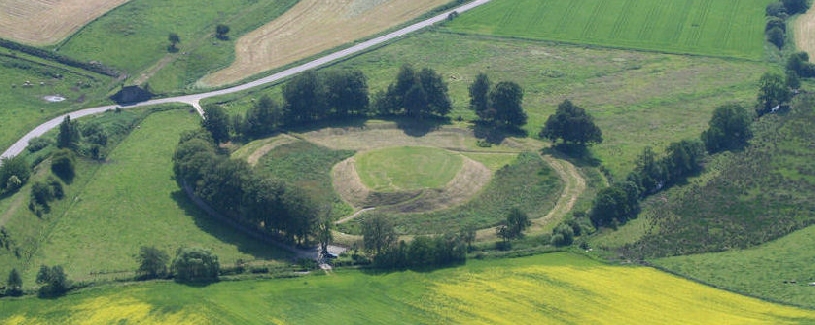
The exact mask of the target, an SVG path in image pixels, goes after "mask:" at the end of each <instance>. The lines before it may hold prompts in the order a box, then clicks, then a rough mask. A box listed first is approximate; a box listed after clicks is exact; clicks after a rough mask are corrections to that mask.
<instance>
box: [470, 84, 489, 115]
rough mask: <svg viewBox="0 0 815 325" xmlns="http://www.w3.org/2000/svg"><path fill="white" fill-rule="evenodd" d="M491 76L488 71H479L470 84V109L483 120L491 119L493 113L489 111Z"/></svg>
mask: <svg viewBox="0 0 815 325" xmlns="http://www.w3.org/2000/svg"><path fill="white" fill-rule="evenodd" d="M490 87H492V85H491V84H490V78H489V77H488V76H487V74H486V73H479V74H478V75H477V76H476V77H475V81H473V83H472V84H470V87H469V90H470V109H472V110H473V111H474V112H475V114H476V115H478V118H479V119H481V120H483V121H491V120H492V119H493V114H491V113H490V111H489V108H490V107H489V106H490V105H489V93H490Z"/></svg>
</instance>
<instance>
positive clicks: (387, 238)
mask: <svg viewBox="0 0 815 325" xmlns="http://www.w3.org/2000/svg"><path fill="white" fill-rule="evenodd" d="M397 238H398V237H397V236H396V231H395V230H394V228H393V223H391V222H390V220H388V219H386V218H385V217H384V216H382V215H378V214H374V215H371V216H369V217H368V218H365V220H364V221H363V222H362V241H363V243H364V245H365V248H366V249H367V250H369V251H373V252H375V253H376V254H377V255H379V254H380V253H381V252H383V251H386V250H388V248H390V247H391V245H393V244H394V243H395V242H396V239H397Z"/></svg>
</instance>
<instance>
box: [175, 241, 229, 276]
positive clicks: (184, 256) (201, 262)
mask: <svg viewBox="0 0 815 325" xmlns="http://www.w3.org/2000/svg"><path fill="white" fill-rule="evenodd" d="M220 267H221V265H220V263H218V256H216V255H215V254H213V253H212V251H210V250H207V249H203V248H179V249H178V252H177V253H176V256H175V260H173V265H172V269H173V272H174V273H175V280H176V281H177V282H214V281H217V280H218V271H219V270H220Z"/></svg>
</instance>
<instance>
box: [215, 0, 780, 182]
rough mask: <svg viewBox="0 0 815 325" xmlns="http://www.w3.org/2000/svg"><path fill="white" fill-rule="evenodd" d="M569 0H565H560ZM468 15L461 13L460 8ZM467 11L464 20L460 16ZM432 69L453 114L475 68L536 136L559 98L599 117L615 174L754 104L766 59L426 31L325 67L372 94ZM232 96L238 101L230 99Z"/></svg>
mask: <svg viewBox="0 0 815 325" xmlns="http://www.w3.org/2000/svg"><path fill="white" fill-rule="evenodd" d="M564 3H566V2H564ZM464 16H466V15H464ZM464 16H462V17H460V18H464ZM405 63H410V64H413V65H414V66H415V67H416V68H424V67H429V68H433V69H435V70H436V71H438V72H439V73H441V74H442V75H443V76H444V77H445V78H446V79H445V81H446V82H447V83H448V84H449V88H450V97H451V99H452V102H453V111H452V113H451V114H450V116H451V118H453V119H456V118H457V117H459V116H460V117H462V118H463V119H465V120H468V119H475V118H476V116H475V114H474V113H473V112H472V111H471V110H469V108H468V107H469V93H468V89H467V87H468V86H469V85H470V83H472V81H473V80H474V79H475V75H476V74H478V73H479V72H486V73H487V74H488V75H489V77H490V79H491V80H492V81H493V82H498V81H501V80H512V81H515V82H518V83H519V84H520V85H521V86H522V87H523V88H524V90H525V95H524V102H523V107H524V109H525V110H526V112H527V114H528V115H529V123H528V124H527V125H526V126H525V127H524V129H525V130H526V131H527V132H528V133H529V134H530V135H536V134H537V133H538V131H540V128H541V127H542V126H543V123H544V122H545V121H546V118H547V117H548V116H549V115H550V114H553V113H554V112H555V110H556V108H557V105H558V104H560V103H561V102H563V100H565V99H569V100H571V101H572V102H573V103H575V105H578V106H580V107H583V108H585V109H586V110H587V111H588V112H590V113H591V114H592V115H594V116H595V118H596V121H597V123H598V125H599V126H600V128H601V129H602V130H603V137H604V142H603V144H601V145H598V146H594V148H593V149H592V150H593V151H594V153H595V155H596V156H597V157H598V158H600V159H602V160H603V164H604V166H606V167H607V168H608V169H609V170H611V172H612V174H613V175H614V176H615V177H617V178H620V179H622V178H625V176H626V175H627V174H628V172H629V171H630V170H631V169H633V162H634V161H635V159H636V156H637V155H638V154H639V153H641V152H642V149H643V148H644V147H645V146H646V145H651V146H653V147H654V148H655V150H656V151H657V152H659V151H661V149H663V148H664V147H665V146H667V145H668V144H670V143H671V142H675V141H677V140H680V139H691V138H698V136H699V134H700V133H701V132H702V131H703V130H704V129H705V128H707V122H708V120H709V119H710V115H711V113H712V112H713V109H714V108H715V107H716V106H719V105H722V104H724V103H728V102H740V103H744V104H746V105H749V106H751V105H752V104H753V103H754V102H755V96H756V92H757V89H758V84H757V81H758V78H759V77H760V76H761V74H762V73H764V72H765V71H767V70H769V69H771V68H770V66H769V65H768V64H766V63H761V62H752V61H746V60H739V59H727V58H712V57H702V56H687V55H671V54H660V53H651V52H638V51H626V50H618V49H609V48H596V47H586V46H573V45H563V44H554V43H549V42H544V41H534V40H520V39H509V38H496V37H486V36H479V35H453V34H450V33H443V32H433V31H429V32H425V33H421V34H418V35H416V36H411V37H409V38H406V39H402V40H400V41H399V42H395V43H392V44H389V45H387V46H385V47H382V48H379V49H377V50H375V51H371V52H368V53H365V54H362V55H359V56H357V57H354V58H352V59H349V60H347V61H344V62H342V63H338V64H336V65H335V66H334V67H331V68H328V69H343V68H354V69H359V70H361V71H363V72H364V73H365V74H366V75H367V76H368V84H369V86H370V89H371V92H372V93H373V92H376V91H378V90H384V89H386V88H387V86H388V84H389V83H391V82H394V80H395V77H396V74H397V71H398V69H399V67H400V66H401V65H402V64H405ZM264 93H268V94H269V95H270V96H272V97H273V98H280V95H279V94H280V90H279V87H272V88H268V89H265V90H261V91H258V90H254V91H253V92H252V93H250V94H248V95H246V96H244V97H242V98H241V97H240V96H234V95H233V96H229V97H228V98H214V99H210V100H209V101H208V102H222V101H225V100H226V101H227V102H226V103H225V104H226V106H227V109H228V110H230V112H241V111H245V110H246V109H247V107H249V106H251V105H252V104H253V102H252V100H251V99H252V98H255V99H257V98H260V96H262V95H263V94H264ZM235 98H238V99H235Z"/></svg>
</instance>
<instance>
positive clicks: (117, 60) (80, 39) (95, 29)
mask: <svg viewBox="0 0 815 325" xmlns="http://www.w3.org/2000/svg"><path fill="white" fill-rule="evenodd" d="M297 2H298V1H297V0H284V1H270V0H264V1H254V0H241V1H230V0H218V1H209V2H207V4H206V5H201V3H200V2H199V1H193V0H182V1H160V0H134V1H129V2H128V3H126V4H124V5H122V6H120V7H118V8H116V9H115V10H112V11H110V12H109V13H107V14H106V15H104V16H102V17H100V18H99V19H97V20H95V21H93V22H92V23H90V24H88V25H86V26H85V27H83V28H82V29H81V30H80V31H79V32H77V33H76V34H74V35H72V36H71V37H69V38H66V39H65V40H64V41H63V42H60V43H58V44H56V45H55V46H54V47H53V48H54V49H55V50H57V51H59V52H60V53H62V54H65V55H68V56H71V57H74V58H77V59H80V60H83V61H91V60H95V61H99V62H102V63H103V64H105V65H108V66H113V67H116V68H118V69H120V70H122V71H124V72H126V73H128V74H129V75H131V78H130V79H129V81H130V82H134V83H140V84H141V83H149V85H150V87H151V89H152V90H153V91H154V92H156V93H167V92H171V91H175V90H178V89H182V88H184V87H187V86H190V85H191V84H192V83H193V82H194V81H195V80H198V78H200V77H202V76H203V75H204V74H206V73H207V72H209V71H212V70H217V69H220V68H223V67H225V66H227V65H228V64H229V63H230V62H231V61H232V60H233V59H234V55H235V52H234V51H235V47H234V46H235V42H234V40H235V39H237V38H238V37H239V36H240V35H242V34H245V33H248V32H249V31H252V30H254V29H256V28H258V27H260V26H262V25H263V24H265V23H267V22H269V21H272V20H274V19H275V18H277V17H278V16H280V15H281V14H283V13H284V12H286V11H287V10H288V9H289V8H291V7H292V6H293V5H294V4H295V3H297ZM218 24H226V25H228V26H229V27H230V33H229V34H228V35H229V37H230V38H229V39H227V40H219V39H217V38H216V37H215V36H214V34H215V26H216V25H218ZM170 33H176V34H178V36H179V37H180V39H181V43H180V44H178V49H179V51H178V52H177V53H169V52H168V50H167V49H168V46H169V45H170V43H169V41H168V40H167V37H168V35H169V34H170Z"/></svg>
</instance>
